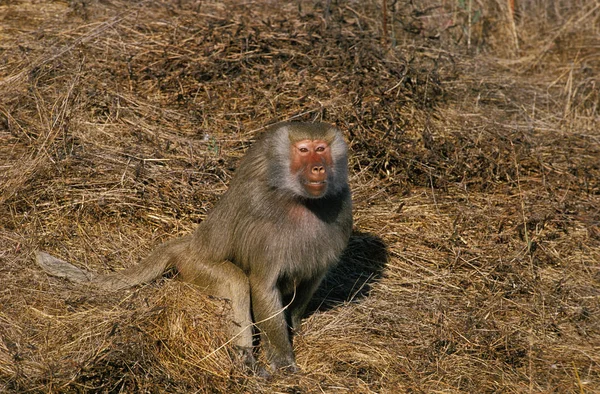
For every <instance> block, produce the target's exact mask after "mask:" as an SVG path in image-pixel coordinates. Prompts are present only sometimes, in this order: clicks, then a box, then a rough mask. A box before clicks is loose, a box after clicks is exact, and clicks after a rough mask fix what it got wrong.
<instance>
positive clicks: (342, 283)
mask: <svg viewBox="0 0 600 394" xmlns="http://www.w3.org/2000/svg"><path fill="white" fill-rule="evenodd" d="M388 257H389V256H388V250H387V247H386V245H385V243H384V242H383V240H382V239H381V238H379V237H378V236H376V235H373V234H370V233H363V232H354V233H353V234H352V236H351V237H350V241H349V242H348V247H347V248H346V250H345V251H344V253H343V254H342V257H341V259H340V263H339V264H338V265H337V266H335V267H334V268H332V269H331V270H330V271H329V273H328V274H327V276H326V277H325V279H324V280H323V282H322V283H321V285H320V286H319V288H318V289H317V291H316V293H315V295H314V296H313V299H312V300H311V302H310V304H309V307H308V310H307V315H311V314H313V313H314V312H316V311H327V310H329V309H332V308H334V307H335V306H337V305H339V304H343V303H346V302H354V301H358V300H360V299H362V298H364V297H367V296H368V295H369V292H370V291H371V287H372V284H373V283H376V282H377V281H378V280H379V279H380V278H381V275H382V272H383V269H384V268H385V266H386V264H387V262H388Z"/></svg>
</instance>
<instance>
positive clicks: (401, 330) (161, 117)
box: [0, 0, 600, 393]
mask: <svg viewBox="0 0 600 394" xmlns="http://www.w3.org/2000/svg"><path fill="white" fill-rule="evenodd" d="M0 21H1V22H0V97H1V99H0V169H1V171H0V278H1V283H2V287H1V288H0V338H1V341H0V391H2V392H44V393H55V392H56V393H63V392H64V393H71V392H128V393H133V392H157V393H158V392H161V393H162V392H177V393H180V392H210V393H214V392H219V393H220V392H223V393H232V392H247V393H272V392H283V393H317V392H325V393H374V392H376V393H398V392H407V393H433V392H439V393H441V392H443V393H495V392H498V393H499V392H502V393H542V392H543V393H546V392H548V393H551V392H555V393H593V392H600V389H598V387H600V365H599V364H600V355H599V354H600V353H599V352H598V349H600V227H599V226H600V128H599V120H600V89H599V85H600V52H599V51H598V47H599V44H600V4H598V2H597V1H593V0H578V1H566V0H548V1H533V0H521V1H516V2H515V1H511V0H508V1H504V0H482V1H474V2H472V1H463V0H456V1H452V0H426V1H421V2H409V1H403V2H400V1H391V0H388V1H385V0H383V1H358V0H337V1H336V0H333V1H325V0H323V1H318V0H302V1H295V2H278V1H269V0H260V1H259V0H256V1H247V2H239V1H234V0H224V1H194V0H179V1H174V0H172V1H167V0H163V1H158V0H156V1H138V0H135V1H124V0H110V1H109V0H70V1H61V0H29V1H27V0H20V1H0ZM284 120H302V121H326V122H330V123H332V124H335V125H337V126H338V127H339V128H340V129H341V130H342V131H343V132H344V135H345V137H346V139H347V141H348V143H349V147H350V163H349V166H350V183H351V188H352V192H353V202H354V221H355V226H354V233H353V236H352V239H351V242H350V245H349V247H348V250H347V251H346V253H345V254H344V257H343V259H342V261H341V262H340V265H339V266H338V267H337V268H336V269H334V270H333V271H332V272H331V273H330V275H329V276H328V278H327V279H326V281H325V282H324V283H323V285H322V287H321V289H320V290H319V292H318V294H317V296H316V297H315V300H314V301H313V305H312V308H311V313H310V314H309V315H308V316H307V317H306V319H305V320H304V321H303V324H302V327H301V330H300V332H299V333H298V334H297V335H296V336H295V338H294V348H295V351H296V355H297V359H298V364H299V366H300V368H301V372H299V373H297V374H285V373H278V374H275V375H274V376H273V377H272V378H271V379H264V378H261V377H257V376H253V375H251V374H249V373H248V372H247V371H244V370H243V368H241V366H240V365H239V364H238V363H237V362H236V360H235V357H233V356H232V353H231V352H230V344H229V342H228V339H229V338H227V336H226V334H225V330H224V329H223V328H224V325H225V324H226V321H227V316H228V303H227V301H226V300H221V299H214V298H210V297H207V296H205V295H203V294H202V293H201V292H199V291H198V289H196V288H194V287H193V286H191V285H188V284H185V283H182V282H179V281H177V280H175V279H174V278H172V277H169V276H167V277H165V278H162V279H160V280H158V281H156V282H153V283H150V284H147V285H144V286H140V287H137V288H133V289H131V290H127V291H121V292H115V293H106V292H102V291H100V290H97V289H94V288H88V287H85V286H81V285H76V284H73V283H69V282H68V281H65V280H63V279H60V278H53V277H49V276H47V275H46V274H45V273H43V272H42V271H41V270H40V269H39V268H38V267H37V265H36V264H35V262H34V252H35V251H36V250H45V251H48V252H50V253H52V254H54V255H56V256H58V257H61V258H64V259H66V260H68V261H71V262H73V263H75V264H76V265H78V266H80V267H83V268H86V269H90V270H93V271H97V272H111V271H118V270H120V269H123V268H124V267H128V266H131V265H133V264H136V263H137V262H139V260H140V259H141V258H143V257H144V256H146V255H147V254H148V252H149V251H150V250H151V249H152V248H153V247H155V246H157V245H158V244H159V243H161V242H162V241H165V240H168V239H172V238H174V237H177V236H181V235H184V234H187V233H189V232H191V231H193V229H194V227H195V225H196V224H197V223H198V222H200V221H202V220H203V219H204V217H205V215H206V213H207V212H208V211H209V210H210V209H211V207H212V206H213V205H214V203H215V202H216V201H217V200H218V198H219V196H220V195H221V194H222V193H223V192H224V190H226V188H227V184H228V182H229V180H230V179H231V176H232V174H233V173H234V170H235V168H236V166H237V163H238V162H239V158H240V157H241V156H242V155H243V153H244V152H245V150H246V149H247V147H248V146H249V145H250V144H251V143H252V141H253V140H254V139H255V138H256V136H258V135H259V134H260V133H261V132H262V131H263V130H264V128H265V127H266V126H268V125H270V124H272V123H275V122H278V121H284Z"/></svg>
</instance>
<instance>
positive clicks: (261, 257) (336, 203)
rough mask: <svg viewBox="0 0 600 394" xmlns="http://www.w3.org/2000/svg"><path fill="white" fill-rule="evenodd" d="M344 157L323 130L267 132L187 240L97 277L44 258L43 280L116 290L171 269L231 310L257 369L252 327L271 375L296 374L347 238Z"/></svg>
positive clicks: (297, 127) (316, 126) (337, 136)
mask: <svg viewBox="0 0 600 394" xmlns="http://www.w3.org/2000/svg"><path fill="white" fill-rule="evenodd" d="M347 167H348V163H347V148H346V143H345V142H344V139H343V137H342V133H341V132H340V131H339V130H338V129H336V128H335V127H333V126H330V125H328V124H324V123H296V122H287V123H281V124H278V125H275V126H272V127H271V128H270V129H269V130H267V131H266V132H265V133H264V134H263V135H262V136H261V137H260V138H259V139H258V140H257V141H256V142H255V143H254V144H253V145H252V147H251V148H250V149H249V150H248V152H247V153H246V155H245V156H244V157H243V158H242V160H241V162H240V165H239V168H238V169H237V171H236V173H235V176H234V178H233V179H232V181H231V184H230V186H229V189H228V190H227V192H225V194H224V195H223V196H222V197H221V199H220V200H219V201H218V202H217V203H216V204H215V206H214V208H213V209H212V210H211V211H210V212H209V214H208V215H207V217H206V219H205V220H204V221H202V222H201V223H200V224H199V225H198V227H197V229H196V230H195V232H194V233H192V234H190V235H188V236H184V237H182V238H178V239H174V240H172V241H168V242H166V243H164V244H162V245H161V246H159V247H158V248H157V249H156V250H155V251H154V252H153V253H152V254H151V255H150V256H149V257H148V258H147V259H146V260H145V261H143V262H142V263H140V264H139V265H136V266H133V267H131V268H129V269H126V270H123V271H121V272H118V273H113V274H109V275H98V274H94V273H91V272H88V271H84V270H81V269H79V268H77V267H75V266H73V265H71V264H69V263H67V262H65V261H62V260H59V259H57V258H55V257H52V256H50V255H48V254H46V253H43V252H38V253H37V262H38V264H39V265H40V266H41V267H42V268H43V269H44V270H45V271H47V272H48V273H49V274H51V275H54V276H60V277H66V278H69V279H71V280H73V281H77V282H90V283H92V284H95V285H98V286H100V287H102V288H106V289H110V290H118V289H123V288H127V287H131V286H134V285H137V284H141V283H144V282H148V281H150V280H152V279H155V278H156V277H159V276H161V275H162V274H163V273H164V272H165V271H166V270H167V269H169V268H172V267H174V268H175V269H176V270H177V271H178V277H180V278H181V279H183V280H185V281H188V282H192V283H194V284H196V285H197V286H199V287H200V288H201V289H203V291H205V292H206V293H208V294H210V295H214V296H217V297H222V298H226V299H229V300H231V306H232V312H233V323H232V330H231V334H232V335H235V338H236V339H235V344H236V347H237V348H238V349H239V351H240V354H241V356H242V358H243V361H244V362H245V363H246V364H248V365H249V366H251V367H252V368H254V367H255V366H256V361H255V358H254V356H253V352H252V344H253V341H252V337H253V332H252V327H253V321H252V317H254V322H255V323H254V324H255V325H256V326H257V327H258V331H259V332H260V343H261V346H262V348H263V351H264V352H265V355H266V358H267V360H268V363H269V365H270V367H271V369H272V370H277V369H280V368H283V369H286V370H289V371H296V370H297V369H298V367H297V366H296V361H295V357H294V352H293V349H292V343H291V338H290V328H291V329H292V330H294V329H297V328H298V326H299V324H300V320H301V318H302V316H303V314H304V312H305V310H306V307H307V305H308V302H309V301H310V299H311V297H312V296H313V294H314V292H315V290H316V288H317V287H318V285H319V283H320V282H321V280H322V279H323V277H324V276H325V274H326V272H327V270H328V269H329V268H330V267H332V265H334V264H336V262H337V261H338V259H339V258H340V255H341V253H342V251H343V250H344V248H345V247H346V245H347V243H348V240H349V237H350V233H351V231H352V202H351V195H350V188H349V186H348V168H347Z"/></svg>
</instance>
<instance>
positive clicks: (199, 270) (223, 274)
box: [179, 261, 255, 368]
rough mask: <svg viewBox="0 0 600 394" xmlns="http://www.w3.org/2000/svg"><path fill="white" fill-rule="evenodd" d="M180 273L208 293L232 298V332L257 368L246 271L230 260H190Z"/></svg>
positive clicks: (247, 359) (246, 358) (240, 349)
mask: <svg viewBox="0 0 600 394" xmlns="http://www.w3.org/2000/svg"><path fill="white" fill-rule="evenodd" d="M179 273H180V275H181V278H182V279H183V280H184V281H186V282H191V283H194V284H196V285H197V286H198V287H200V289H201V290H202V291H203V292H204V293H205V294H208V295H212V296H215V297H219V298H224V299H227V300H229V301H230V302H231V311H232V322H231V324H230V326H229V330H230V332H229V334H230V335H231V337H232V338H233V343H234V344H235V345H236V347H237V351H238V352H239V354H240V356H241V357H242V359H243V361H244V363H245V364H246V365H248V366H249V367H251V368H254V366H255V359H254V355H253V352H252V326H253V325H252V315H251V312H250V284H249V281H248V277H247V276H246V274H244V272H243V271H242V270H241V269H240V268H238V267H237V266H235V265H234V264H233V263H231V262H230V261H223V262H220V263H212V264H206V263H202V264H201V263H195V264H188V265H185V266H184V267H179Z"/></svg>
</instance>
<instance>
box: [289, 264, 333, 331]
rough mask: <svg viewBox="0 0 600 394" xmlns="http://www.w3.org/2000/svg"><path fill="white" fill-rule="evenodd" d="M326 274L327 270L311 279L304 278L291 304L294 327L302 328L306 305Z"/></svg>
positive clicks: (291, 317)
mask: <svg viewBox="0 0 600 394" xmlns="http://www.w3.org/2000/svg"><path fill="white" fill-rule="evenodd" d="M324 276H325V272H323V273H321V274H319V275H317V276H315V277H314V278H312V279H310V280H304V281H302V283H301V284H300V285H299V286H298V287H297V288H296V293H295V294H294V299H293V301H292V304H291V305H290V319H291V324H292V329H294V330H298V328H300V323H301V321H302V317H304V313H305V312H306V307H307V306H308V303H309V302H310V300H311V299H312V297H313V295H314V294H315V291H317V288H318V287H319V285H320V284H321V281H322V280H323V277H324Z"/></svg>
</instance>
